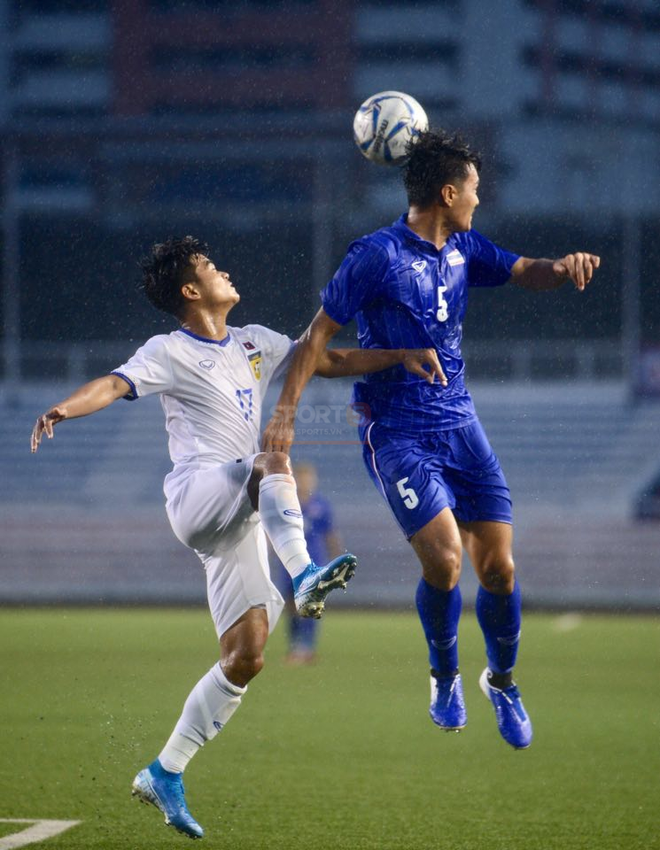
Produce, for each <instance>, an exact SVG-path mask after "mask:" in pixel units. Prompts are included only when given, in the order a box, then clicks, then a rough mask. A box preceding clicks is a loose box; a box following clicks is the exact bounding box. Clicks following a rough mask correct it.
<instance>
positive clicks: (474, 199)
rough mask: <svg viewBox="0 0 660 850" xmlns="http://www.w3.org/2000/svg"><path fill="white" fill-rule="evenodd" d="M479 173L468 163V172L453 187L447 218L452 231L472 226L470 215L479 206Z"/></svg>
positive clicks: (463, 230) (468, 228)
mask: <svg viewBox="0 0 660 850" xmlns="http://www.w3.org/2000/svg"><path fill="white" fill-rule="evenodd" d="M478 189H479V174H478V173H477V169H476V168H475V167H474V165H472V164H470V166H469V169H468V174H467V177H466V178H465V180H463V182H462V183H460V184H459V185H457V186H456V187H455V190H456V194H455V196H454V198H453V201H452V204H451V206H450V207H449V219H450V222H451V225H452V230H453V231H454V232H458V233H461V232H465V231H467V230H470V229H471V227H472V215H473V214H474V211H475V209H476V208H477V207H478V206H479V196H478V195H477V191H478Z"/></svg>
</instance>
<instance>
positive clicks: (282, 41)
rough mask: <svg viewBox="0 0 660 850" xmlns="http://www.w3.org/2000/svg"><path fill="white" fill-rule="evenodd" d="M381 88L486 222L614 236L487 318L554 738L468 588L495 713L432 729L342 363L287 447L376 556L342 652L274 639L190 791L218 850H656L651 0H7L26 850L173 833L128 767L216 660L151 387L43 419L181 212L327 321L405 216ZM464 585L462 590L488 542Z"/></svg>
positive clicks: (14, 566)
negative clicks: (458, 169) (364, 148)
mask: <svg viewBox="0 0 660 850" xmlns="http://www.w3.org/2000/svg"><path fill="white" fill-rule="evenodd" d="M386 89H398V90H403V91H406V92H409V93H410V94H411V95H413V96H414V97H415V98H416V99H418V100H419V101H420V102H421V103H422V105H423V106H424V107H425V109H426V110H427V112H428V114H429V117H430V119H431V122H432V123H433V124H436V125H441V126H443V127H445V128H447V129H448V130H461V131H463V133H464V134H465V135H466V136H467V137H468V138H469V139H471V140H472V141H473V142H474V144H475V145H476V146H477V147H479V148H481V150H482V151H483V153H484V162H485V164H484V169H483V174H482V191H481V192H480V194H481V201H482V203H481V206H480V208H479V210H478V212H477V215H476V218H475V223H476V226H477V229H478V230H480V231H482V232H483V233H485V234H486V235H487V236H489V237H491V238H492V239H494V240H495V241H497V242H499V243H500V244H502V245H503V246H504V247H506V248H509V249H511V250H514V251H518V252H521V253H524V254H526V255H528V256H546V257H556V256H562V255H564V254H565V253H567V252H569V251H574V250H587V251H591V252H594V253H598V254H600V255H601V257H602V267H601V269H600V271H599V272H598V274H597V276H596V278H595V280H594V282H593V284H592V286H591V287H590V289H589V291H587V292H586V293H584V294H579V293H577V292H575V291H574V290H572V289H571V288H570V287H565V288H564V289H562V290H561V291H559V292H556V293H548V294H540V295H536V296H535V295H533V294H530V293H525V292H522V291H516V290H515V289H514V288H513V287H512V288H510V289H508V288H506V287H505V288H499V289H497V291H492V292H486V291H474V292H472V293H471V295H470V306H469V310H468V316H467V320H466V323H465V345H464V352H465V356H466V360H467V364H468V366H467V374H468V384H469V386H470V388H471V390H472V392H473V394H474V397H475V400H476V403H477V409H478V411H479V414H480V416H481V419H482V421H483V423H484V425H485V426H486V430H487V432H488V434H489V436H490V438H491V441H492V443H493V445H494V447H495V450H496V452H497V453H498V454H499V456H500V459H501V461H502V465H503V467H504V470H505V472H506V474H507V477H508V479H509V483H510V485H511V489H512V493H513V499H514V508H515V529H516V541H515V552H514V554H515V557H516V562H517V567H518V573H519V576H520V579H521V583H522V586H523V592H524V599H525V605H526V610H525V620H524V640H523V643H522V646H521V653H520V659H519V660H520V663H519V665H518V666H517V667H516V677H517V679H518V681H519V683H520V686H521V690H522V693H523V696H524V700H525V704H526V706H527V708H528V710H529V712H530V715H531V716H532V718H533V723H534V729H535V741H534V744H533V746H532V747H531V748H530V750H529V751H527V752H525V753H518V752H514V751H513V750H512V749H511V748H510V747H508V746H507V745H506V744H505V743H504V742H503V741H502V740H501V738H500V736H499V735H498V733H497V729H496V725H495V718H494V716H493V712H492V709H491V708H490V706H489V705H488V704H487V702H486V700H485V699H484V698H483V696H482V695H481V694H480V693H479V690H478V686H477V680H478V677H479V673H480V672H481V670H482V669H483V665H484V654H483V640H482V636H481V634H480V632H479V629H478V626H477V624H476V622H475V618H474V614H473V612H472V611H470V610H466V613H465V616H464V617H463V619H462V622H461V627H460V638H459V639H460V645H461V671H462V674H463V678H464V682H465V696H466V703H467V707H468V712H469V718H470V721H469V727H468V729H466V730H465V732H464V733H462V734H461V735H451V736H449V735H445V734H443V733H442V732H440V731H439V730H438V729H437V728H436V727H434V726H433V724H432V723H431V722H430V720H429V719H428V716H427V709H428V678H427V677H428V668H427V666H426V649H425V645H424V640H423V636H422V632H421V629H420V627H419V623H418V621H417V619H416V616H415V615H414V614H413V613H412V608H413V597H414V588H415V585H416V583H417V580H418V572H419V568H418V566H417V564H416V561H415V559H414V557H413V555H412V552H411V550H410V548H409V547H408V545H407V544H406V543H405V542H404V541H403V539H402V538H401V536H400V533H399V531H398V528H397V526H396V524H395V522H394V520H393V519H392V517H391V515H390V512H389V510H388V508H387V507H386V506H385V505H384V504H383V502H382V500H381V497H380V496H379V494H378V493H377V492H376V490H375V489H374V488H373V486H372V484H371V482H370V480H369V479H368V477H367V474H366V472H365V470H364V469H363V466H362V460H361V451H360V446H359V445H358V442H357V433H356V430H355V428H354V427H353V425H352V424H351V416H350V415H349V413H348V409H347V405H348V401H349V398H350V391H351V387H350V382H327V381H326V382H324V381H321V380H315V381H313V382H312V383H311V384H310V386H309V388H308V390H307V392H306V394H305V397H304V399H303V403H302V405H301V408H300V413H299V417H298V424H297V435H298V441H299V442H298V444H297V445H296V446H295V447H294V451H293V457H294V460H295V459H298V460H302V459H306V460H311V461H313V462H314V463H315V464H316V465H317V466H318V471H319V477H320V487H321V491H322V492H323V493H324V494H325V495H326V496H327V498H329V500H330V501H331V502H332V505H333V507H334V511H335V515H336V518H337V529H338V531H339V532H340V534H341V536H342V538H343V540H344V543H345V545H346V546H347V547H348V548H349V549H350V550H352V551H354V552H356V553H357V554H358V555H359V557H360V568H359V571H358V572H357V574H356V577H355V578H354V580H353V581H352V582H351V585H350V587H349V589H348V592H347V593H346V594H345V595H343V594H342V595H340V594H336V595H335V596H337V597H339V598H335V596H333V598H332V599H331V600H330V604H329V605H328V609H329V610H328V613H327V616H326V618H325V619H324V621H323V623H322V629H321V636H320V637H321V639H320V647H319V653H318V661H317V664H316V665H315V666H312V667H305V668H293V667H285V666H284V665H283V664H282V660H283V658H284V656H285V653H286V646H285V644H286V630H285V628H283V627H282V626H280V627H279V628H278V629H277V631H276V633H275V634H274V635H273V638H272V641H271V642H270V643H269V646H268V649H267V667H266V670H265V672H264V674H262V675H261V676H259V677H258V679H257V680H256V681H255V682H254V683H253V684H251V685H250V693H249V694H248V695H247V696H246V698H245V700H244V703H245V704H244V706H243V707H242V708H241V712H240V714H239V715H238V716H237V717H236V719H235V720H234V721H233V722H232V724H231V726H230V727H229V728H228V729H227V730H224V731H223V733H222V735H221V736H219V738H218V739H217V740H216V741H214V742H213V744H212V745H210V746H208V747H205V748H204V751H203V752H202V753H201V754H200V755H199V757H198V758H196V759H195V761H194V763H193V764H192V765H191V768H190V770H189V771H188V772H187V773H186V789H187V793H188V801H189V804H190V808H191V811H192V812H193V814H194V815H195V816H196V817H197V818H198V819H199V821H200V822H201V823H202V825H203V826H204V827H205V828H206V830H207V834H206V836H205V839H204V845H205V846H207V847H208V848H209V850H213V848H223V850H228V848H231V850H262V848H263V850H279V848H281V849H282V850H292V848H296V847H305V848H306V850H431V848H433V850H436V848H437V850H445V849H446V850H450V848H451V850H483V848H484V847H488V848H492V850H649V848H659V850H660V838H659V835H658V826H657V813H658V801H657V777H658V771H659V769H660V765H659V763H658V746H657V743H658V722H659V721H658V710H657V709H658V704H659V702H660V693H659V692H658V687H659V681H658V675H657V671H658V668H659V662H660V640H659V627H660V619H659V618H658V616H657V614H658V610H659V606H660V566H659V552H660V440H659V437H660V427H659V414H660V298H658V294H657V293H658V282H659V276H660V272H659V268H660V239H659V238H658V237H659V233H658V229H659V225H660V5H659V4H658V0H496V2H495V0H405V2H398V3H397V2H386V0H371V2H364V0H181V2H176V0H114V2H112V1H111V0H86V1H85V2H74V0H0V164H1V167H2V171H1V173H0V191H1V206H0V213H1V220H0V225H1V229H0V240H1V253H0V263H1V281H2V300H1V303H0V310H1V315H2V338H1V340H0V728H1V729H2V732H3V734H2V736H1V738H0V739H1V740H2V756H3V760H2V765H3V772H2V777H3V780H4V784H3V782H2V781H0V788H1V789H2V793H1V794H0V800H1V802H0V848H9V847H18V846H22V838H21V836H20V835H19V836H14V837H11V835H10V833H16V832H17V831H19V830H20V829H23V827H24V826H25V824H24V823H16V822H15V819H17V818H25V819H35V818H49V819H57V820H62V819H66V820H75V821H79V823H78V824H77V825H76V826H74V827H72V828H70V829H69V830H67V831H66V832H65V833H63V834H62V835H60V836H57V837H55V838H53V839H50V840H49V841H48V842H46V844H45V846H47V847H50V846H52V847H53V848H55V847H57V848H62V850H89V848H102V850H127V848H130V850H135V848H146V847H156V846H158V847H160V846H169V844H170V843H171V844H172V846H174V845H176V844H177V843H178V844H179V845H180V844H181V841H183V839H182V838H181V837H180V836H176V835H173V834H169V833H172V832H173V831H172V830H167V831H166V830H165V829H164V828H163V827H162V825H161V824H160V823H159V820H160V821H162V817H160V816H159V815H158V813H156V812H155V811H151V812H147V811H146V810H144V809H143V807H139V806H137V804H135V805H133V806H131V804H130V798H129V786H130V781H131V779H132V777H133V776H134V774H135V772H137V770H139V769H140V768H141V767H142V766H144V764H147V763H148V762H149V761H150V760H151V759H152V758H153V757H154V756H155V755H156V753H158V752H159V749H160V747H161V746H162V743H163V741H164V740H166V738H167V736H168V735H169V734H170V731H171V729H172V725H173V723H174V722H175V719H176V718H177V717H178V715H179V712H180V710H181V706H182V704H183V701H184V700H185V698H186V695H187V694H188V693H189V691H190V688H191V687H192V686H193V685H194V683H195V682H196V681H197V679H198V678H199V677H200V676H202V675H203V674H204V672H205V671H206V670H207V669H208V667H209V666H210V665H211V664H213V663H215V661H216V660H217V644H216V642H215V636H214V632H213V626H212V623H211V620H210V617H209V616H208V613H207V612H206V611H205V610H204V604H205V583H204V575H203V572H202V568H201V565H200V564H199V562H198V561H197V559H196V557H195V555H194V554H193V553H191V552H190V551H188V550H186V549H184V548H183V547H182V546H181V545H180V544H179V542H178V541H177V540H176V539H175V537H174V535H173V534H172V532H171V530H170V528H169V526H168V523H167V520H166V517H165V512H164V505H163V495H162V479H163V476H164V475H165V474H166V473H167V471H168V469H169V460H168V456H167V446H166V437H165V432H164V427H163V416H162V411H161V409H160V405H159V403H158V400H157V399H155V398H147V399H143V400H140V401H139V402H137V403H134V404H127V403H125V402H123V401H118V402H117V403H116V404H114V405H112V406H111V407H110V408H109V409H107V410H105V411H103V412H101V413H99V414H97V415H95V416H92V417H89V418H87V419H80V420H77V421H75V422H70V423H64V424H62V425H60V426H59V427H58V428H57V430H56V433H55V440H54V441H52V442H50V441H46V440H45V441H44V442H43V445H42V447H41V450H40V451H39V453H38V454H37V455H36V456H31V455H30V453H29V436H30V431H31V429H32V425H33V423H34V421H35V419H36V417H37V415H38V414H40V413H42V412H43V411H44V410H46V409H47V408H48V407H50V406H51V405H52V404H54V403H56V402H57V401H60V400H61V399H62V398H64V397H65V396H66V395H67V394H68V393H69V392H70V390H71V389H73V388H74V387H75V386H77V385H79V384H80V383H82V382H83V381H85V380H88V379H90V378H92V377H96V376H99V375H103V374H106V373H107V372H108V371H110V370H111V369H113V368H115V367H116V366H118V365H119V364H121V363H122V362H123V361H124V360H125V359H126V358H127V357H128V356H129V355H130V354H131V353H132V352H133V351H134V350H135V349H136V348H137V347H138V345H140V344H141V343H142V342H143V341H144V340H146V339H147V338H148V337H150V336H151V335H153V334H155V333H162V332H167V331H169V330H171V329H173V328H174V327H175V323H174V322H173V320H171V319H169V318H168V317H166V316H165V315H162V314H157V313H156V312H155V311H154V310H153V309H152V308H151V307H150V306H149V305H148V303H147V302H146V300H145V299H144V298H143V297H142V296H141V295H140V294H139V292H137V291H136V284H137V283H138V281H139V275H138V269H137V260H138V258H139V257H140V256H141V254H142V253H143V252H145V251H146V250H147V249H148V248H149V246H150V245H151V244H152V243H153V242H155V241H160V240H162V239H163V238H164V237H167V236H169V235H175V234H178V235H185V234H188V233H192V234H195V235H197V236H199V237H202V238H204V239H206V240H207V241H208V242H209V243H210V244H211V246H212V248H213V252H212V255H213V258H214V259H215V261H216V262H217V263H218V265H219V267H220V268H224V269H228V270H229V271H231V274H232V280H233V281H234V282H235V283H236V285H237V288H238V289H239V291H240V292H241V303H240V304H239V305H238V307H237V308H236V309H235V311H234V312H232V314H231V321H232V322H233V323H234V324H236V325H242V324H247V323H249V322H261V323H264V324H267V325H269V326H271V327H274V328H276V329H279V330H282V331H285V332H286V333H288V334H290V335H291V336H292V337H295V336H296V335H298V334H299V333H300V332H301V331H302V330H303V329H304V328H305V327H306V325H307V324H308V323H309V321H310V319H311V317H312V316H313V314H314V313H315V311H316V310H317V309H318V306H319V297H318V292H319V290H320V289H321V288H322V287H323V285H324V284H325V283H326V281H327V280H328V278H329V277H330V276H331V275H332V273H333V271H334V269H335V268H336V266H337V265H338V263H339V262H340V261H341V259H342V257H343V255H344V252H345V250H346V247H347V245H348V244H349V243H350V241H351V240H352V239H354V238H355V237H358V236H360V235H362V234H364V233H367V232H370V231H371V230H373V229H375V228H377V227H379V226H381V225H384V224H389V223H390V222H391V221H393V220H394V219H395V218H397V217H398V216H399V215H400V214H401V213H402V212H403V211H404V210H405V207H406V203H405V195H404V192H403V190H402V188H401V183H400V177H399V175H398V173H397V171H396V170H395V169H391V170H390V169H386V168H378V167H377V166H375V165H372V164H371V163H369V162H367V161H366V160H365V159H364V158H363V157H361V155H360V154H359V152H358V150H357V148H356V147H355V145H354V144H353V141H352V130H351V125H352V120H353V115H354V113H355V111H356V109H357V107H358V106H359V105H360V103H361V102H362V101H363V100H364V99H365V98H366V97H367V96H369V95H371V94H374V93H376V92H378V91H382V90H386ZM354 340H355V337H354V329H353V328H352V327H349V328H347V329H346V334H345V338H344V339H341V340H338V343H341V344H347V343H348V344H351V342H353V343H354ZM276 398H277V388H276V387H273V388H272V389H271V391H270V394H269V396H268V401H267V404H266V411H267V412H268V410H269V409H270V407H271V406H272V404H273V403H274V401H275V399H276ZM462 588H463V594H464V598H465V600H466V609H469V607H470V604H471V602H472V601H473V598H474V593H475V589H476V584H475V580H474V578H473V574H472V571H471V569H470V567H469V565H467V564H466V565H465V570H464V575H463V578H462ZM44 603H46V604H50V605H51V606H52V607H51V608H50V609H49V610H46V609H45V608H44V607H43V605H44ZM127 603H130V604H135V603H144V605H152V606H157V604H158V603H165V604H166V605H167V606H168V607H166V608H161V607H154V608H153V610H146V609H145V607H142V606H140V607H138V608H128V607H126V604H127ZM35 606H36V607H35ZM76 606H77V607H76ZM340 606H344V607H346V608H350V607H351V606H354V608H353V610H346V611H336V610H333V609H335V608H338V607H340ZM369 608H373V609H378V610H374V611H373V612H370V613H368V614H365V609H369ZM534 608H536V609H545V610H543V611H541V612H539V613H536V612H534V611H533V609H534ZM590 609H598V612H595V611H593V610H590ZM601 612H602V613H601ZM640 613H644V614H646V615H647V616H639V614H640ZM12 819H14V820H12ZM23 838H25V836H23Z"/></svg>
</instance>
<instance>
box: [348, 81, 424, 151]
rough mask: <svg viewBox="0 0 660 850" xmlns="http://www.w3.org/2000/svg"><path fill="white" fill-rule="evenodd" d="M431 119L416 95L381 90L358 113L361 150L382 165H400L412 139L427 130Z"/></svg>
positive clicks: (357, 139) (357, 140) (355, 123)
mask: <svg viewBox="0 0 660 850" xmlns="http://www.w3.org/2000/svg"><path fill="white" fill-rule="evenodd" d="M428 126H429V119H428V118H427V117H426V112H424V110H423V109H422V107H421V106H420V105H419V103H417V101H416V100H415V98H414V97H410V95H409V94H404V93H403V92H400V91H381V92H378V94H374V95H372V96H371V97H370V98H367V100H365V102H364V103H363V104H362V106H361V107H360V108H359V109H358V111H357V112H356V113H355V118H354V119H353V138H354V139H355V144H356V145H357V146H358V148H359V149H360V151H361V153H362V154H363V155H364V156H366V158H367V159H369V160H371V162H376V163H377V164H378V165H400V164H401V163H402V162H403V160H404V159H405V156H406V145H407V144H408V142H409V141H410V139H412V138H414V137H415V136H418V135H419V134H420V133H422V132H424V130H427V129H428Z"/></svg>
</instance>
